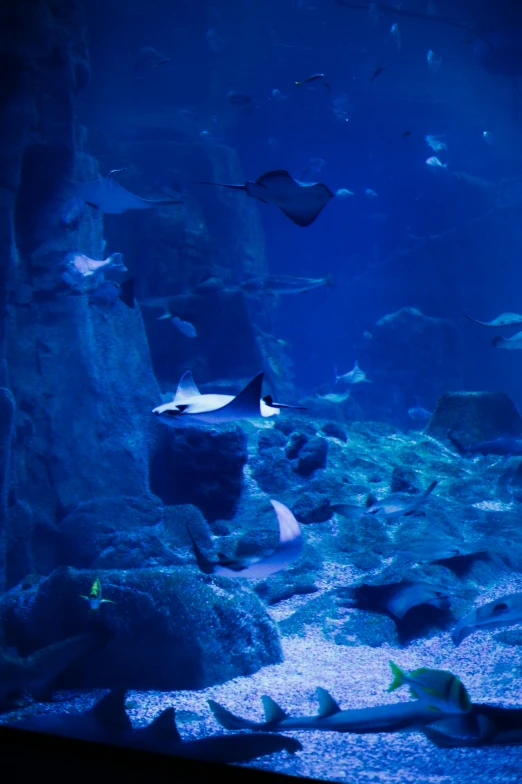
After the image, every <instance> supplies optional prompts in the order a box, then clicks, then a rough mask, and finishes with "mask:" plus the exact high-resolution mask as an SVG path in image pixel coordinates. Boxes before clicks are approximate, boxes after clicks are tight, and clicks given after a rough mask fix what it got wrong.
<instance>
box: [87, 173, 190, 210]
mask: <svg viewBox="0 0 522 784" xmlns="http://www.w3.org/2000/svg"><path fill="white" fill-rule="evenodd" d="M120 171H124V169H113V170H112V171H110V172H109V173H108V175H107V177H104V178H103V179H101V180H93V181H91V182H81V183H79V184H78V185H77V186H76V189H77V190H76V193H77V196H78V197H79V198H80V199H82V201H84V202H85V204H90V206H91V207H97V208H98V209H99V210H101V211H102V212H107V213H110V214H111V215H119V214H120V213H122V212H125V211H126V210H148V209H150V207H161V206H162V205H164V204H181V203H182V200H181V199H159V200H153V199H142V198H141V197H140V196H135V195H134V193H131V192H130V191H128V190H127V189H126V188H123V187H122V186H121V185H119V184H118V183H117V182H116V180H115V179H114V177H113V176H112V175H113V174H116V173H117V172H120Z"/></svg>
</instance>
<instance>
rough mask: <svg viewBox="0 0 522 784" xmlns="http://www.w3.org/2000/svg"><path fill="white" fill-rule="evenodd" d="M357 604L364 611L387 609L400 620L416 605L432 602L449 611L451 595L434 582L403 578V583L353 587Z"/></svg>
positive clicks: (353, 594)
mask: <svg viewBox="0 0 522 784" xmlns="http://www.w3.org/2000/svg"><path fill="white" fill-rule="evenodd" d="M352 596H353V599H354V602H355V606H356V607H359V609H361V610H373V611H377V612H379V611H380V612H387V613H389V614H390V615H392V616H393V617H394V618H396V619H397V620H399V621H402V619H403V618H404V616H405V615H406V614H407V613H408V612H409V611H410V610H412V609H413V608H414V607H420V606H421V605H425V604H431V605H432V606H433V607H436V608H437V609H439V610H448V609H449V607H450V599H449V596H448V594H447V593H446V592H445V591H444V589H443V588H441V587H440V586H438V585H433V584H432V583H423V582H413V581H411V580H403V581H402V582H400V583H388V584H384V585H368V584H367V583H362V585H360V586H357V587H356V588H354V589H352Z"/></svg>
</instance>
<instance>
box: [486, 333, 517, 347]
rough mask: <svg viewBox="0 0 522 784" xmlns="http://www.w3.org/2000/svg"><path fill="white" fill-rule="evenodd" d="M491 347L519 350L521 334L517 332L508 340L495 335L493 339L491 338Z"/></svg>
mask: <svg viewBox="0 0 522 784" xmlns="http://www.w3.org/2000/svg"><path fill="white" fill-rule="evenodd" d="M491 345H492V346H493V348H511V349H513V348H514V349H521V348H522V332H517V333H516V335H512V336H511V337H510V338H505V337H503V336H502V335H495V337H494V338H491Z"/></svg>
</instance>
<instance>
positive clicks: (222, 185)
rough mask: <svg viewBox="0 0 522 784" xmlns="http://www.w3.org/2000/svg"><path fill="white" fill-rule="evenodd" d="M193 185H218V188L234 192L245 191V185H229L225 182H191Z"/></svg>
mask: <svg viewBox="0 0 522 784" xmlns="http://www.w3.org/2000/svg"><path fill="white" fill-rule="evenodd" d="M193 182H194V185H218V186H219V187H220V188H232V190H234V191H246V189H247V187H246V185H229V184H228V183H226V182H212V181H211V180H193Z"/></svg>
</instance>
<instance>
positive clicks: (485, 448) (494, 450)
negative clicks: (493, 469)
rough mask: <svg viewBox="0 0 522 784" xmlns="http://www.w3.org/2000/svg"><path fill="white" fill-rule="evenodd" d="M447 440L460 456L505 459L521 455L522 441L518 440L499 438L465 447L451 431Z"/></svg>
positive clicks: (505, 437) (506, 437)
mask: <svg viewBox="0 0 522 784" xmlns="http://www.w3.org/2000/svg"><path fill="white" fill-rule="evenodd" d="M448 438H449V440H450V441H451V443H452V444H453V446H454V447H455V448H456V450H457V452H458V453H459V454H460V455H465V454H469V455H484V456H486V455H498V456H500V455H501V456H502V457H506V458H507V457H514V456H519V455H522V439H520V438H511V437H510V436H500V437H499V438H493V439H492V440H491V441H479V442H477V443H475V444H468V445H467V446H465V445H464V444H462V443H461V442H460V441H459V440H458V439H457V438H456V436H455V433H454V431H453V430H450V431H449V432H448Z"/></svg>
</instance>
